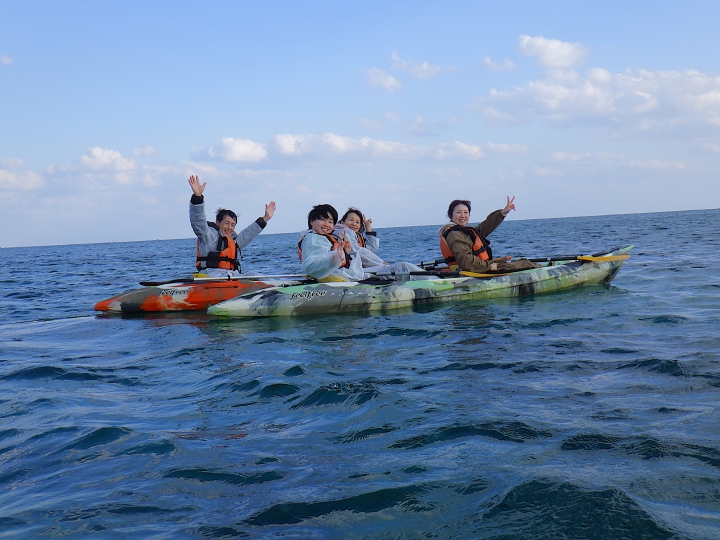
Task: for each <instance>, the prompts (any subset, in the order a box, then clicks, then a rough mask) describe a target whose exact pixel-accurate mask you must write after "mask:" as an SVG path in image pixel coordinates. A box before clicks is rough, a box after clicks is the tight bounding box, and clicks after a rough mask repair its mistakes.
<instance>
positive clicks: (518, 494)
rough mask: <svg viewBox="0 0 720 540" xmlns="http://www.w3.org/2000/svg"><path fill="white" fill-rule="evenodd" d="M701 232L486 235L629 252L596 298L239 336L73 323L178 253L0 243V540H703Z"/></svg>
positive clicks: (714, 511) (706, 316)
mask: <svg viewBox="0 0 720 540" xmlns="http://www.w3.org/2000/svg"><path fill="white" fill-rule="evenodd" d="M436 229H437V227H436V226H427V227H412V228H404V229H399V228H398V229H380V231H379V234H380V238H381V246H380V254H381V255H382V256H383V257H384V258H385V259H386V260H391V261H396V260H408V261H411V262H419V261H420V260H424V261H429V260H433V259H435V258H436V257H438V256H439V252H438V248H437V239H436V236H435V231H436ZM718 231H720V210H709V211H693V212H670V213H655V214H635V215H617V216H602V217H581V218H567V219H546V220H530V221H509V222H506V223H504V224H503V225H502V226H501V227H500V228H499V229H498V230H496V231H495V233H493V235H492V237H491V240H492V247H493V248H494V251H495V253H496V254H497V255H504V254H508V255H513V256H515V257H518V256H529V257H536V256H551V255H555V254H560V255H567V254H583V253H585V254H587V253H593V252H597V251H601V250H603V249H607V248H612V247H616V246H621V245H625V244H634V245H635V246H636V247H635V249H634V250H633V252H632V253H633V256H632V258H630V259H629V260H627V261H626V262H625V264H624V265H623V267H622V269H621V270H620V272H619V274H618V275H617V277H616V278H615V280H614V281H613V283H612V284H611V285H610V286H609V287H604V286H592V287H585V288H580V289H574V290H570V291H564V292H560V293H553V294H547V295H539V296H536V297H525V298H513V299H507V300H493V301H467V302H461V303H457V304H454V305H449V304H440V305H437V306H425V307H423V308H421V309H415V310H407V311H401V312H397V313H393V314H390V315H388V314H383V315H364V316H356V315H343V316H315V317H306V318H292V319H290V318H282V319H281V318H277V319H264V320H218V319H214V318H212V317H210V316H208V315H206V314H203V313H195V314H193V313H186V314H177V315H166V316H158V315H155V316H152V315H151V316H147V315H146V316H125V317H122V316H100V315H96V314H95V312H94V311H93V305H94V304H95V302H97V301H99V300H102V299H104V298H107V297H110V296H114V295H116V294H119V293H120V292H122V291H123V290H125V289H129V288H135V287H137V283H138V282H139V281H141V280H148V279H160V278H175V277H182V276H186V275H190V273H191V270H192V263H193V258H194V253H193V251H194V241H193V240H192V239H184V240H172V241H153V242H133V243H110V244H88V245H69V246H53V247H41V248H12V249H9V248H6V249H0V315H1V318H0V538H22V539H25V538H64V539H74V538H158V539H159V538H162V539H165V538H270V537H272V538H278V537H282V538H298V539H312V538H323V539H324V538H348V539H415V538H457V539H477V538H481V539H508V540H509V539H585V538H587V539H603V540H612V539H626V538H627V539H630V538H633V539H635V538H643V539H644V538H648V539H650V538H652V539H656V538H657V539H669V538H672V539H686V538H692V539H717V538H720V271H719V268H720V234H718ZM297 239H298V238H297V235H294V234H278V235H271V234H263V235H261V236H260V237H258V238H257V239H256V241H255V242H254V243H253V244H252V245H251V246H249V247H248V248H247V249H246V250H245V255H244V260H243V266H244V269H245V271H247V272H251V273H271V274H274V273H281V272H290V273H297V272H298V271H299V266H298V263H297V260H296V253H295V251H296V250H295V245H296V242H297Z"/></svg>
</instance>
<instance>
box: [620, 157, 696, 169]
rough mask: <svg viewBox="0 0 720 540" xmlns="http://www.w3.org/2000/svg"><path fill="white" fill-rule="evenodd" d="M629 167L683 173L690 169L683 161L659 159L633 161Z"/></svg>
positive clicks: (629, 163) (630, 161)
mask: <svg viewBox="0 0 720 540" xmlns="http://www.w3.org/2000/svg"><path fill="white" fill-rule="evenodd" d="M628 166H630V167H635V168H638V169H653V170H656V171H681V170H685V169H687V168H688V166H687V164H686V163H684V162H682V161H664V160H659V159H636V158H634V159H631V160H629V161H628Z"/></svg>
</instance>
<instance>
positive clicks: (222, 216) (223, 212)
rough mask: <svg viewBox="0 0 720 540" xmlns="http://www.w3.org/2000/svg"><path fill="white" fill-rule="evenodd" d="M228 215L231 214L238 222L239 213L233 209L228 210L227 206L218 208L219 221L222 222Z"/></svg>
mask: <svg viewBox="0 0 720 540" xmlns="http://www.w3.org/2000/svg"><path fill="white" fill-rule="evenodd" d="M226 216H230V217H231V218H233V219H234V220H235V223H237V215H235V212H233V211H232V210H228V209H227V208H218V209H217V212H216V213H215V221H216V222H217V223H220V222H221V221H222V220H223V219H225V217H226Z"/></svg>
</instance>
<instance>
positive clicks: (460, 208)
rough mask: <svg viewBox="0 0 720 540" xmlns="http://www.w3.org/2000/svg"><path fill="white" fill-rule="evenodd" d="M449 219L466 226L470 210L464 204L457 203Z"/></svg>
mask: <svg viewBox="0 0 720 540" xmlns="http://www.w3.org/2000/svg"><path fill="white" fill-rule="evenodd" d="M451 219H452V222H453V223H455V224H456V225H462V226H463V227H465V226H467V224H468V221H470V210H469V209H468V207H467V206H465V205H464V204H458V205H457V206H456V207H455V208H453V212H452V218H451Z"/></svg>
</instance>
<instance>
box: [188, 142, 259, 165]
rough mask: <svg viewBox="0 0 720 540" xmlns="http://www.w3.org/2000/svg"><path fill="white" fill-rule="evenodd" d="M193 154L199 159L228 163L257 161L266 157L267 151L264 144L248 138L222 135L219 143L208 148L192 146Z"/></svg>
mask: <svg viewBox="0 0 720 540" xmlns="http://www.w3.org/2000/svg"><path fill="white" fill-rule="evenodd" d="M193 155H194V156H195V157H197V158H199V159H202V158H205V159H210V160H217V161H227V162H229V163H258V162H260V161H264V160H266V159H267V157H268V152H267V149H266V148H265V145H264V144H261V143H257V142H255V141H251V140H250V139H236V138H235V137H223V138H222V139H221V140H220V144H219V145H216V146H211V147H209V148H203V147H195V148H193Z"/></svg>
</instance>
